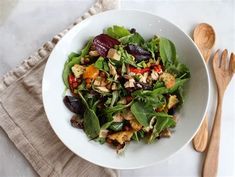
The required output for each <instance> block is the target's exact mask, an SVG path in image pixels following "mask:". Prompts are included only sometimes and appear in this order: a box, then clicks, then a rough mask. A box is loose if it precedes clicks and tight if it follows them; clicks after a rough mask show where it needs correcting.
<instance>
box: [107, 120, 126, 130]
mask: <svg viewBox="0 0 235 177" xmlns="http://www.w3.org/2000/svg"><path fill="white" fill-rule="evenodd" d="M123 125H124V123H123V122H113V123H112V124H111V125H110V126H109V129H111V130H113V131H115V132H117V131H120V130H122V127H123Z"/></svg>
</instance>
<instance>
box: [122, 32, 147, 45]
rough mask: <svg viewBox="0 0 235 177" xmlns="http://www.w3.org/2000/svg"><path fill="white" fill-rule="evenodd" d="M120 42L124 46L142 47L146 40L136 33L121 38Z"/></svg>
mask: <svg viewBox="0 0 235 177" xmlns="http://www.w3.org/2000/svg"><path fill="white" fill-rule="evenodd" d="M119 41H120V42H121V43H122V44H124V45H126V44H136V45H141V44H143V43H144V38H143V37H142V36H141V35H140V34H139V33H134V34H130V35H128V36H125V37H122V38H120V39H119Z"/></svg>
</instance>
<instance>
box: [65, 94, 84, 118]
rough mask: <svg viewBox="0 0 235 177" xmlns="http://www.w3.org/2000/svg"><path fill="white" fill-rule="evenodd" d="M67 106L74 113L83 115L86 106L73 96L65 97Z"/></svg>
mask: <svg viewBox="0 0 235 177" xmlns="http://www.w3.org/2000/svg"><path fill="white" fill-rule="evenodd" d="M63 101H64V104H65V106H66V107H67V108H68V109H69V110H70V111H71V112H73V113H76V114H80V115H83V114H84V111H85V109H84V106H83V104H82V103H81V100H80V99H79V98H76V97H73V96H65V97H64V99H63Z"/></svg>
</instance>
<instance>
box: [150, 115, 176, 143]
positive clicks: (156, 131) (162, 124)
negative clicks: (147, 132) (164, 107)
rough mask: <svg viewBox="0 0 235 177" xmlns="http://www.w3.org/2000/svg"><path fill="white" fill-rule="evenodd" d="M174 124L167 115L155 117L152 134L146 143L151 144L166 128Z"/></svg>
mask: <svg viewBox="0 0 235 177" xmlns="http://www.w3.org/2000/svg"><path fill="white" fill-rule="evenodd" d="M175 124H176V122H175V121H174V120H173V119H172V118H171V116H170V115H168V114H164V113H161V114H158V115H156V123H155V124H154V126H153V132H152V134H151V136H150V137H149V140H148V143H152V142H153V141H154V140H155V139H156V138H157V137H158V136H159V135H160V133H161V131H163V130H164V129H166V128H170V127H173V126H175Z"/></svg>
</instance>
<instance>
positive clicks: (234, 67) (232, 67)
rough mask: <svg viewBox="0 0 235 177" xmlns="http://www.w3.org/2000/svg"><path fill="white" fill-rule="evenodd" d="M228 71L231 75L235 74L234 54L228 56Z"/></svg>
mask: <svg viewBox="0 0 235 177" xmlns="http://www.w3.org/2000/svg"><path fill="white" fill-rule="evenodd" d="M229 70H230V71H231V72H232V73H235V55H234V53H231V55H230V61H229Z"/></svg>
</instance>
